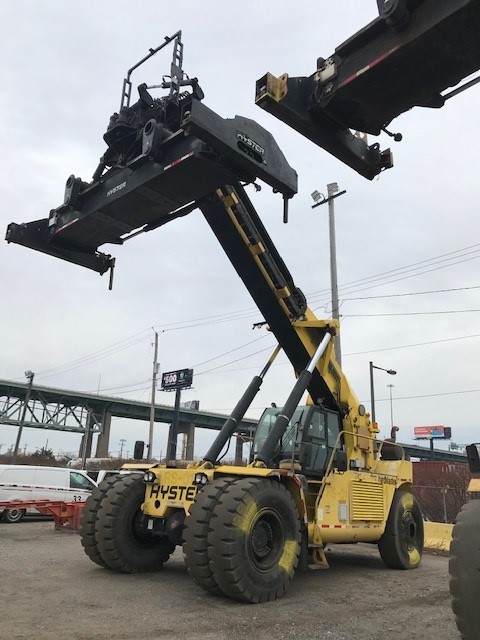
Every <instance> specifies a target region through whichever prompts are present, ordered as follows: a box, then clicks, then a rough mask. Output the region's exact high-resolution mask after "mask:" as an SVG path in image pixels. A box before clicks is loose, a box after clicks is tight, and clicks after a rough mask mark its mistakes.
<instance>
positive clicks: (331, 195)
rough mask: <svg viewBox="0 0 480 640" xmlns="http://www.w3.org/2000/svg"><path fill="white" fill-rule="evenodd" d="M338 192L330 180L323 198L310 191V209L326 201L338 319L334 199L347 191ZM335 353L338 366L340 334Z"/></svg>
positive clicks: (333, 298) (332, 280)
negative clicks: (311, 202) (312, 203)
mask: <svg viewBox="0 0 480 640" xmlns="http://www.w3.org/2000/svg"><path fill="white" fill-rule="evenodd" d="M337 192H338V184H337V183H336V182H331V183H330V184H327V194H328V197H327V198H325V196H324V195H323V193H320V192H319V191H314V192H313V193H312V198H313V199H314V201H315V204H314V205H312V209H315V207H319V206H320V205H321V204H325V202H328V227H329V231H330V283H331V290H332V317H333V318H334V319H335V320H340V312H339V308H338V282H337V248H336V243H335V208H334V203H333V201H334V199H335V198H338V196H341V195H343V194H344V193H347V192H346V191H340V192H339V193H337ZM334 347H335V355H336V357H337V362H338V364H339V365H340V366H342V348H341V345H340V335H337V336H335V343H334Z"/></svg>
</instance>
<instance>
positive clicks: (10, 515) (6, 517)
mask: <svg viewBox="0 0 480 640" xmlns="http://www.w3.org/2000/svg"><path fill="white" fill-rule="evenodd" d="M25 512H26V509H5V511H4V512H3V516H2V519H3V521H4V522H8V523H9V524H16V523H17V522H20V520H23V518H24V516H25Z"/></svg>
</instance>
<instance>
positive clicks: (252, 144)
mask: <svg viewBox="0 0 480 640" xmlns="http://www.w3.org/2000/svg"><path fill="white" fill-rule="evenodd" d="M237 138H238V139H239V140H240V142H242V143H243V144H244V145H245V146H247V147H248V148H249V149H252V150H253V151H255V152H256V153H259V154H260V155H262V156H264V155H265V149H264V148H263V147H261V146H260V145H259V144H257V143H256V142H255V141H254V140H252V139H251V138H249V137H248V136H246V135H245V134H244V133H241V131H237Z"/></svg>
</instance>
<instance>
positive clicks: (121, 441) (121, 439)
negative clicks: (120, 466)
mask: <svg viewBox="0 0 480 640" xmlns="http://www.w3.org/2000/svg"><path fill="white" fill-rule="evenodd" d="M126 441H127V440H126V439H125V438H120V459H121V458H122V456H123V447H124V445H125V442H126Z"/></svg>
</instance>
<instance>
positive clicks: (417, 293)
mask: <svg viewBox="0 0 480 640" xmlns="http://www.w3.org/2000/svg"><path fill="white" fill-rule="evenodd" d="M471 289H480V285H475V286H472V287H455V288H454V289H433V290H431V291H412V292H410V293H389V294H386V295H382V296H364V297H361V298H344V299H343V300H344V302H345V301H347V300H348V301H350V300H380V299H381V298H402V297H405V296H424V295H427V294H430V293H451V292H452V291H469V290H471Z"/></svg>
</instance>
